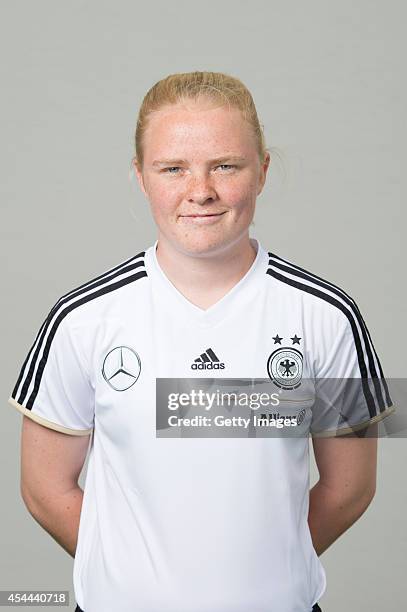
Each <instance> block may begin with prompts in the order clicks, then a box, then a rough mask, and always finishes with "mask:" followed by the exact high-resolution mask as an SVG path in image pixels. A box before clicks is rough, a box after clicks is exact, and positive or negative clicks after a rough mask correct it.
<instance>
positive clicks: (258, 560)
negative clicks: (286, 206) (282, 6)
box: [10, 72, 393, 612]
mask: <svg viewBox="0 0 407 612" xmlns="http://www.w3.org/2000/svg"><path fill="white" fill-rule="evenodd" d="M269 163H270V155H269V153H268V152H267V150H266V148H265V143H264V139H263V134H262V130H261V127H260V124H259V120H258V117H257V113H256V109H255V106H254V103H253V100H252V97H251V95H250V92H249V91H248V90H247V88H246V87H245V86H244V85H243V83H242V82H241V81H240V80H238V79H236V78H233V77H231V76H229V75H225V74H222V73H211V72H194V73H186V74H174V75H170V76H168V77H167V78H165V79H163V80H161V81H159V82H158V83H156V84H155V85H154V87H152V88H151V90H150V91H149V92H148V93H147V95H146V96H145V98H144V100H143V103H142V106H141V109H140V112H139V119H138V123H137V131H136V155H135V158H134V165H133V168H134V172H135V174H136V176H137V179H138V181H139V183H140V187H141V189H142V191H143V192H144V194H145V196H146V197H147V199H148V201H149V203H150V205H151V211H152V215H153V217H154V220H155V223H156V225H157V240H156V242H155V244H153V245H151V246H149V247H147V248H146V249H145V250H142V251H140V252H138V253H137V254H136V255H135V256H134V257H131V258H130V259H128V260H126V261H123V262H121V263H119V265H117V266H116V267H114V268H112V269H110V270H107V271H106V272H104V273H103V274H101V275H100V276H98V277H97V278H94V279H92V280H90V281H89V282H87V283H84V284H83V285H81V286H80V287H77V288H75V289H73V290H72V291H70V292H68V293H67V294H65V295H64V296H62V297H61V298H60V299H59V300H58V301H57V302H56V303H55V304H54V306H53V307H52V309H51V310H50V312H49V313H48V316H47V317H46V319H45V320H44V323H43V325H42V326H41V328H40V330H39V332H38V334H37V337H36V338H35V341H34V343H33V345H32V347H31V349H30V351H29V353H28V355H27V358H26V360H25V362H24V364H23V366H22V368H21V373H20V376H19V378H18V380H17V382H16V385H15V388H14V390H13V392H12V394H11V398H10V403H11V404H12V405H14V406H15V407H16V408H17V409H18V410H20V412H22V414H23V415H24V417H25V418H24V419H23V430H22V482H21V487H22V493H23V498H24V501H25V503H26V505H27V507H28V509H29V511H30V512H31V513H32V515H33V516H34V517H35V519H36V520H37V521H38V522H39V523H40V524H41V525H42V526H43V527H44V529H46V530H47V531H48V532H49V533H50V534H51V535H52V537H54V538H55V539H56V540H57V541H58V542H59V543H60V544H61V546H63V548H64V549H65V550H66V551H67V552H69V553H70V554H71V555H72V556H74V557H75V563H74V587H75V596H76V601H77V603H78V606H77V608H76V609H77V610H78V611H80V610H84V611H85V612H112V610H120V612H134V611H136V610H140V611H143V612H170V611H171V612H195V611H196V612H198V611H199V612H204V611H205V612H226V611H228V612H229V611H232V610H233V612H311V611H316V610H320V607H319V605H318V603H317V602H318V600H319V599H320V597H321V596H322V594H323V593H324V591H325V588H326V577H325V572H324V569H323V567H322V564H321V562H320V559H319V556H320V555H321V553H323V552H324V551H325V550H326V549H327V548H328V546H330V545H331V544H332V542H334V541H335V540H336V539H337V538H338V537H339V536H340V535H341V534H342V533H343V532H344V531H345V530H346V529H348V528H349V527H350V526H351V525H352V524H353V523H354V522H355V521H356V520H357V519H358V518H359V517H360V516H361V514H362V513H363V512H364V511H365V510H366V508H367V507H368V505H369V504H370V502H371V500H372V498H373V496H374V492H375V481H376V452H377V440H376V439H375V436H368V437H363V438H361V437H360V435H356V436H351V437H349V435H346V434H349V433H351V432H353V431H359V432H360V431H362V432H364V431H366V428H367V426H370V427H371V426H372V425H373V424H375V423H376V422H377V421H379V420H381V419H382V418H383V417H385V416H386V415H388V414H389V413H390V412H392V411H393V408H391V399H390V397H389V394H388V390H387V386H386V382H385V380H384V377H383V372H382V368H381V365H380V362H379V359H378V357H377V355H376V352H375V350H374V347H373V344H372V341H371V338H370V335H369V333H368V330H367V328H366V325H365V323H364V321H363V318H362V316H361V314H360V311H359V309H358V308H357V306H356V304H355V302H354V300H352V298H350V297H349V296H348V295H347V294H346V293H345V292H344V291H343V290H342V289H340V288H339V287H337V286H336V285H334V284H332V283H330V282H328V281H326V280H324V279H321V278H319V277H318V276H316V275H315V274H313V273H311V272H309V271H306V270H304V269H302V268H300V267H299V266H297V265H295V264H294V263H291V262H289V261H287V260H285V259H282V258H281V257H279V256H278V255H276V254H274V253H272V252H268V251H267V250H265V249H264V248H263V247H262V245H261V244H260V242H259V240H257V239H255V238H250V236H249V226H250V224H251V221H252V219H253V215H254V212H255V206H256V199H257V196H258V195H259V194H260V193H261V191H262V189H263V186H264V184H265V180H266V175H267V171H268V168H269ZM329 378H342V379H345V378H349V379H358V380H361V381H363V384H362V385H361V391H360V394H359V395H358V396H357V398H356V401H353V402H352V405H350V404H345V402H343V403H342V404H341V410H339V409H338V413H337V414H340V416H341V417H342V416H343V415H344V414H346V421H345V420H341V419H340V418H339V417H338V419H337V420H335V419H334V420H332V419H331V418H330V419H329V426H328V421H325V423H323V422H322V421H323V419H322V420H321V419H320V417H319V416H315V414H314V413H313V411H312V403H311V404H309V403H307V402H309V400H310V397H309V394H308V391H307V392H306V389H307V387H306V381H307V380H315V379H321V380H322V379H323V380H325V379H329ZM231 380H232V381H234V382H236V381H238V383H239V382H241V384H242V388H243V387H244V381H247V380H250V381H252V382H253V381H254V382H256V383H259V382H261V381H268V383H269V387H271V388H272V389H274V390H275V391H276V392H277V394H276V395H277V399H278V398H280V399H281V406H278V411H277V409H276V406H275V405H274V404H271V403H270V404H268V405H267V402H266V405H262V407H261V413H262V415H263V416H264V418H265V420H266V422H267V423H268V424H274V425H275V424H277V423H280V421H281V422H283V424H285V425H293V424H294V425H296V426H297V431H301V432H302V433H301V434H299V435H296V436H294V437H289V436H284V435H282V434H281V435H278V436H271V437H270V436H267V435H261V434H260V435H259V431H260V429H259V428H257V429H256V427H254V426H253V420H252V421H250V423H249V426H248V427H246V425H245V424H244V423H245V422H246V421H244V419H243V417H241V418H242V421H236V422H235V421H233V424H232V427H230V423H229V425H228V424H227V419H223V420H222V419H219V420H217V421H216V419H215V418H214V419H213V422H212V423H211V429H210V431H209V434H208V429H207V428H206V424H205V423H206V422H204V421H200V426H199V427H198V428H195V430H193V427H192V425H191V424H192V419H190V420H189V422H188V420H185V419H184V420H183V418H184V417H185V414H187V415H191V416H192V414H195V413H194V412H193V410H192V408H191V406H195V407H196V406H197V404H193V402H192V399H193V398H195V399H196V398H198V399H199V398H202V395H199V394H200V393H201V394H202V393H203V392H204V391H205V390H207V386H205V385H207V383H208V381H209V383H211V382H212V383H215V386H216V385H219V387H220V389H222V384H226V383H229V382H230V381H231ZM191 384H192V391H193V392H194V393H195V395H193V393H192V391H191ZM180 389H181V391H182V392H181V393H179V391H180ZM217 391H219V388H218V387H217ZM290 394H293V395H290ZM263 395H265V397H266V399H268V396H267V394H263ZM205 397H208V396H205ZM347 398H348V399H349V396H347ZM170 399H171V402H172V401H174V400H177V401H178V404H176V406H177V411H176V412H175V411H174V410H173V406H172V405H171V404H170ZM311 399H312V397H311ZM188 401H189V402H190V403H188ZM284 401H286V402H288V403H287V404H284ZM296 402H297V403H296ZM204 405H205V403H204ZM185 406H187V407H189V408H190V410H189V412H188V410H187V408H185ZM200 406H201V407H202V405H201V404H199V402H198V408H197V410H198V409H199V407H200ZM205 406H206V407H205V409H203V410H202V412H205V414H206V417H207V418H209V419H210V417H209V415H210V414H212V415H213V414H214V412H212V413H211V412H210V410H208V405H205ZM285 406H289V410H288V413H289V414H290V420H289V419H287V418H286V417H287V414H288V413H287V411H286V412H284V411H285ZM170 412H171V418H170V417H169V416H168V415H169V413H170ZM253 412H254V411H253ZM277 412H278V413H277ZM196 414H197V413H196ZM228 414H229V417H231V418H230V421H232V417H235V415H236V414H237V413H236V410H235V412H234V411H233V410H230V411H228ZM239 414H240V413H239ZM283 414H284V415H285V418H284V419H282V418H280V417H281V415H283ZM218 416H219V415H218ZM324 416H326V414H325V413H324ZM174 417H176V418H175V421H174ZM171 419H173V420H171ZM215 421H216V424H215ZM288 421H290V422H288ZM173 422H175V427H173V426H172V425H171V424H170V423H173ZM180 423H181V424H180ZM228 427H229V429H228ZM370 427H369V429H370ZM374 427H376V425H374ZM291 428H292V427H291ZM269 429H271V428H269ZM283 429H284V428H283ZM286 429H287V427H286ZM230 432H232V433H230ZM92 433H93V435H92V436H91V434H92ZM232 434H233V435H232ZM318 434H321V435H318ZM322 434H323V435H322ZM340 434H345V435H342V436H341V435H340ZM309 435H311V436H312V442H313V449H314V453H315V458H316V462H317V465H318V469H319V473H320V479H319V481H318V483H317V484H316V485H315V486H314V487H313V488H312V490H311V492H309ZM338 436H339V437H338ZM90 437H91V445H90V455H89V464H88V471H87V477H86V485H85V489H84V492H82V490H81V488H80V487H79V485H78V478H79V474H80V472H81V469H82V466H83V464H84V461H85V457H86V453H87V449H88V442H89V439H90Z"/></svg>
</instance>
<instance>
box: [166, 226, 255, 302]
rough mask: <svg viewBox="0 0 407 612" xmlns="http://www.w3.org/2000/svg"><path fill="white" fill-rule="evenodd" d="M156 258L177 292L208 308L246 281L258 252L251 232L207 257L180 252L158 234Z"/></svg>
mask: <svg viewBox="0 0 407 612" xmlns="http://www.w3.org/2000/svg"><path fill="white" fill-rule="evenodd" d="M156 257H157V261H158V263H159V265H160V267H161V269H162V270H163V272H164V273H165V275H166V276H167V278H168V279H169V280H170V281H171V282H172V284H173V285H174V286H175V287H176V288H177V289H178V291H180V292H181V293H182V294H183V295H184V296H185V297H186V298H187V299H189V300H190V301H191V302H192V303H193V304H195V305H197V306H200V307H201V308H209V307H210V306H211V305H212V304H214V303H215V302H216V301H218V300H219V299H221V298H222V297H223V296H224V295H225V294H226V293H227V292H228V291H230V290H231V289H232V288H233V287H234V286H235V285H236V284H237V283H238V282H239V281H240V279H241V278H243V276H244V275H245V274H246V273H247V271H248V270H249V269H250V267H251V266H252V264H253V262H254V260H255V258H256V251H255V248H254V247H253V245H252V244H251V242H250V237H249V234H248V233H247V234H245V235H244V236H242V237H241V238H240V239H239V240H238V241H236V242H235V243H233V244H231V245H228V246H227V247H225V248H224V249H222V250H221V251H217V252H216V253H214V254H213V255H207V254H206V255H205V256H204V257H203V256H202V255H196V254H193V253H192V254H191V253H186V252H184V251H180V250H179V249H177V248H176V247H175V246H174V245H173V244H171V243H170V242H168V241H167V240H166V239H165V238H164V237H163V236H162V235H159V237H158V244H157V251H156Z"/></svg>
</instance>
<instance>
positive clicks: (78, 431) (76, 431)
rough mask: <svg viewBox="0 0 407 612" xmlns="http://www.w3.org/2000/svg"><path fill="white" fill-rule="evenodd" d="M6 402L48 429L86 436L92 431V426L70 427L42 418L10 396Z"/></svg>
mask: <svg viewBox="0 0 407 612" xmlns="http://www.w3.org/2000/svg"><path fill="white" fill-rule="evenodd" d="M8 402H9V404H11V405H12V406H14V408H17V410H18V411H19V412H21V414H23V415H24V416H27V417H29V418H30V419H31V420H33V421H35V422H36V423H39V424H40V425H43V426H44V427H48V429H54V430H55V431H59V432H60V433H64V434H69V435H70V436H88V435H89V434H91V433H92V431H93V427H92V428H91V429H71V428H69V427H64V426H63V425H59V424H58V423H53V422H52V421H48V420H47V419H44V418H43V417H41V416H39V415H38V414H35V412H33V411H32V410H28V409H27V408H25V407H24V406H22V405H21V404H19V403H18V402H16V400H15V399H14V398H12V397H9V399H8Z"/></svg>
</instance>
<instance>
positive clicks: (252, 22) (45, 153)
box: [0, 0, 407, 612]
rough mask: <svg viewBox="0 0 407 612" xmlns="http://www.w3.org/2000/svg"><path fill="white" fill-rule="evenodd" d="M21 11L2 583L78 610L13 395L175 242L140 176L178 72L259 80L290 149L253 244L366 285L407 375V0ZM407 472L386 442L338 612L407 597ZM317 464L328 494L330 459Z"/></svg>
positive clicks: (393, 364)
mask: <svg viewBox="0 0 407 612" xmlns="http://www.w3.org/2000/svg"><path fill="white" fill-rule="evenodd" d="M1 12H2V17H1V26H0V27H1V36H0V41H1V42H0V45H1V51H2V53H1V54H2V60H3V61H2V68H1V84H2V96H1V104H2V112H1V123H2V125H1V137H2V147H1V170H2V180H1V190H2V197H1V206H2V224H1V233H2V236H1V238H2V240H1V246H2V251H3V253H2V255H3V265H2V269H3V291H2V308H3V313H2V317H1V324H2V330H1V332H2V333H1V337H2V339H3V342H2V346H3V349H2V353H3V366H2V380H1V391H2V397H3V412H2V438H1V457H0V460H1V461H0V464H1V491H2V501H1V523H0V524H1V528H0V529H1V547H0V550H1V553H0V566H1V567H0V589H3V590H6V589H7V590H9V589H10V590H11V589H19V590H28V589H34V590H43V589H45V590H46V589H61V590H62V589H65V590H67V589H69V590H70V599H71V603H70V606H69V609H70V610H71V609H73V605H74V592H73V585H72V565H73V559H72V558H71V557H69V555H68V554H67V553H66V552H65V551H64V550H63V549H62V548H61V547H60V546H59V545H58V544H57V543H56V542H55V541H54V540H53V539H52V538H51V536H49V535H48V534H47V533H46V532H45V531H44V530H43V529H42V528H41V527H40V526H39V525H38V524H37V523H36V522H35V521H34V519H33V518H32V517H31V516H30V515H29V513H28V511H27V510H26V508H25V506H24V504H23V502H22V500H21V497H20V492H19V478H20V471H19V470H20V456H19V453H20V431H21V421H22V416H21V414H19V413H18V412H17V411H16V410H15V409H14V408H13V407H12V406H10V405H9V404H8V403H7V399H8V396H9V394H10V392H11V390H12V388H13V386H14V383H15V380H16V377H17V375H18V372H19V368H20V366H21V364H22V361H23V359H24V358H25V356H26V353H27V351H28V349H29V347H30V346H31V343H32V341H33V339H34V335H35V334H36V332H37V330H38V328H39V326H40V324H41V323H42V321H43V318H44V317H45V316H46V314H47V313H48V311H49V309H50V307H51V306H52V305H53V304H54V302H55V301H56V300H57V299H58V298H59V297H60V296H61V295H63V294H64V293H66V292H68V291H69V290H71V289H72V288H74V287H75V286H78V285H80V284H81V283H83V282H85V281H87V280H89V279H91V278H93V277H95V276H97V275H99V274H100V273H102V272H103V271H105V270H106V269H107V268H109V267H113V266H114V265H116V264H118V263H119V262H120V261H122V260H123V259H125V258H128V257H131V256H132V255H135V254H136V253H137V252H139V251H140V250H142V249H144V248H145V247H147V246H149V245H150V244H152V242H153V241H154V240H155V227H154V224H153V221H152V219H151V217H150V213H149V206H148V203H147V201H146V200H145V198H144V196H143V194H142V192H141V191H140V190H139V188H138V185H137V184H136V182H132V183H131V182H129V178H128V170H129V165H130V160H131V157H132V156H133V154H134V151H133V135H134V129H135V123H136V116H137V110H138V107H139V105H140V103H141V101H142V98H143V96H144V95H145V93H146V92H147V90H148V89H149V88H150V87H151V86H152V85H153V84H154V83H155V82H156V81H158V80H159V79H161V78H163V77H165V76H167V75H168V74H170V73H174V72H189V71H193V70H213V71H221V72H226V73H229V74H231V75H233V76H236V77H238V78H240V79H241V80H242V81H243V82H244V83H245V84H246V85H247V87H248V88H249V89H250V91H251V92H252V95H253V97H254V100H255V103H256V105H257V110H258V114H259V117H260V122H261V123H262V124H263V125H264V131H265V137H266V141H267V146H268V147H270V148H273V147H275V148H276V150H278V153H279V155H277V153H276V152H273V154H272V162H271V169H270V171H269V175H268V180H267V184H266V187H265V189H264V191H263V193H262V195H261V196H260V197H259V199H258V203H257V212H256V216H255V225H254V227H252V228H251V234H252V235H254V236H256V237H258V238H259V240H260V242H261V243H262V244H263V246H264V247H265V248H266V249H267V250H272V251H274V252H275V253H276V254H278V255H280V256H281V257H284V258H287V259H290V260H292V261H293V262H294V263H296V264H298V265H300V266H301V267H305V268H308V269H309V270H311V271H313V272H314V273H316V274H318V275H319V276H322V277H325V278H327V279H328V280H330V281H331V282H333V283H335V284H337V285H339V286H341V287H342V288H343V289H344V290H345V291H347V292H348V293H350V294H351V295H352V297H353V298H354V299H355V300H356V302H357V304H358V306H359V308H360V310H361V312H362V314H363V316H364V318H365V321H366V323H367V325H368V328H369V330H370V332H371V334H372V338H373V342H374V345H375V348H376V351H377V352H378V355H379V357H380V360H381V363H382V366H383V369H384V373H385V375H386V376H387V377H389V378H390V377H405V376H406V361H405V344H406V319H405V309H404V304H405V299H406V295H405V262H406V249H405V241H406V237H405V227H406V218H405V208H404V206H403V207H402V202H403V201H404V202H405V199H406V189H405V176H406V173H405V170H404V169H405V166H406V161H407V160H406V142H407V134H406V120H405V109H406V102H407V101H406V85H405V70H406V66H405V61H403V59H404V58H405V57H406V53H407V49H406V38H405V32H404V29H405V28H404V26H405V23H406V18H407V10H406V5H405V3H403V2H401V1H394V0H391V1H388V2H378V1H373V2H372V1H371V0H370V1H367V0H359V1H358V2H350V0H341V1H340V2H339V1H336V2H326V1H322V0H320V1H312V0H311V1H309V2H306V3H303V2H299V1H297V2H293V1H286V2H275V1H274V0H264V1H259V0H252V1H251V2H248V3H244V4H243V3H242V4H241V5H239V4H238V3H236V2H232V1H230V0H224V1H222V2H212V1H208V2H205V3H204V2H196V3H194V2H187V1H185V0H177V1H175V2H163V1H159V2H157V1H156V2H154V3H146V4H145V5H141V4H139V3H136V2H130V1H128V0H121V1H119V2H116V3H113V2H106V1H100V0H98V1H97V2H96V1H95V0H92V1H90V0H89V1H87V2H85V1H78V0H71V1H70V2H68V3H62V2H55V1H51V0H47V1H44V0H37V1H36V2H29V1H28V0H27V1H25V2H24V1H21V0H19V1H18V0H17V1H15V0H14V1H13V2H11V1H10V0H9V1H3V2H2V11H1ZM399 409H401V410H404V406H399ZM390 418H391V417H390ZM310 450H311V451H312V448H310ZM406 460H407V453H406V440H405V439H404V438H402V437H400V436H398V437H396V438H395V439H389V438H382V439H379V466H378V481H377V492H376V497H375V499H374V500H373V502H372V504H371V506H370V507H369V508H368V510H367V511H366V513H365V514H364V515H363V516H362V517H361V518H360V519H359V521H358V522H357V523H356V524H354V525H353V526H352V527H351V528H350V530H349V531H347V532H346V533H345V534H344V535H343V536H342V537H341V538H340V539H339V540H337V542H336V543H334V544H333V545H332V546H331V547H330V548H329V549H328V550H327V551H326V552H325V553H324V554H323V555H322V556H321V560H322V563H323V565H324V567H325V569H326V572H327V580H328V586H327V590H326V593H325V595H324V596H323V597H322V599H321V601H320V603H321V607H322V608H323V610H324V612H325V611H326V612H342V611H343V610H349V611H351V612H379V611H381V610H383V609H387V608H390V609H394V610H401V609H402V607H403V606H404V605H405V582H404V581H405V575H404V574H405V569H406V563H405V560H406V555H407V541H406V540H407V538H406V525H405V512H406V478H405V465H406ZM311 470H312V472H311V480H312V482H311V484H313V483H314V482H315V480H316V478H317V472H316V466H315V463H314V460H313V457H312V460H311ZM84 472H85V470H83V473H82V478H81V484H83V476H84ZM7 609H9V608H7ZM48 609H50V608H48ZM51 609H54V608H51ZM56 609H57V608H55V610H56ZM58 609H59V608H58Z"/></svg>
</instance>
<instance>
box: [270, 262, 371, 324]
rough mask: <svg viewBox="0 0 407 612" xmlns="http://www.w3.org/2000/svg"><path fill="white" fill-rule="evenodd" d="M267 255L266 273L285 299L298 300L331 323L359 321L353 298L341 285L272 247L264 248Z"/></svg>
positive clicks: (359, 315)
mask: <svg viewBox="0 0 407 612" xmlns="http://www.w3.org/2000/svg"><path fill="white" fill-rule="evenodd" d="M268 257H269V260H268V267H267V276H268V277H269V278H271V279H272V281H273V283H274V286H275V287H277V288H278V289H279V290H280V291H281V292H282V293H283V294H284V295H286V296H287V298H288V299H289V300H292V301H293V302H294V303H301V305H302V307H303V309H304V310H307V311H308V312H311V313H312V314H314V315H317V316H321V317H322V319H323V320H324V321H327V320H328V321H330V322H331V324H333V325H334V326H335V327H337V326H340V327H341V328H344V327H348V326H349V325H350V326H352V324H353V322H354V321H355V320H356V321H357V320H359V321H360V323H361V322H362V315H361V313H360V310H359V307H358V305H357V303H356V301H355V299H354V298H353V296H352V295H351V294H350V293H349V292H348V291H347V290H345V289H344V287H342V286H340V285H338V284H336V283H334V282H333V281H332V280H330V279H327V278H325V277H322V276H319V275H318V274H316V273H315V272H314V271H313V270H310V269H309V268H304V267H302V266H299V265H298V264H297V263H294V262H293V261H292V260H289V259H286V258H283V257H281V256H279V255H277V254H276V253H273V252H272V251H268Z"/></svg>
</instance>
